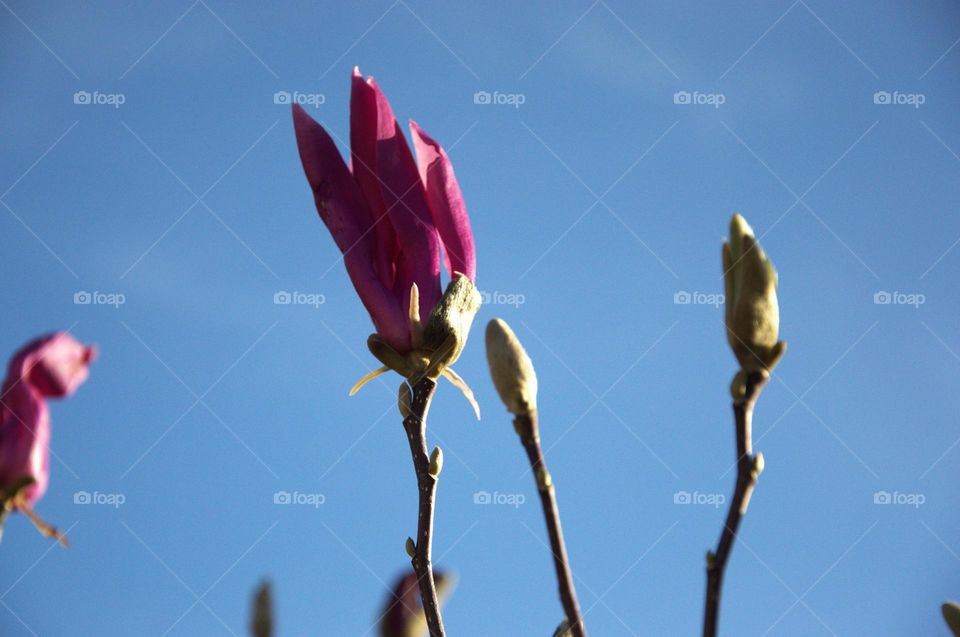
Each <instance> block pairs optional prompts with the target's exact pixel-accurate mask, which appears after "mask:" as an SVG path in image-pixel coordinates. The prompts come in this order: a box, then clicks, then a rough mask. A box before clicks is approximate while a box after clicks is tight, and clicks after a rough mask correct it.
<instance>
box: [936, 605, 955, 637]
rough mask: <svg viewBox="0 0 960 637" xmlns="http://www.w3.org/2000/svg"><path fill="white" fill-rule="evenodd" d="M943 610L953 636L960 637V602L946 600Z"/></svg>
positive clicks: (941, 608)
mask: <svg viewBox="0 0 960 637" xmlns="http://www.w3.org/2000/svg"><path fill="white" fill-rule="evenodd" d="M940 610H941V612H943V619H944V621H945V622H947V626H949V627H950V631H951V632H952V633H953V637H960V604H958V603H957V602H944V604H943V606H941V607H940Z"/></svg>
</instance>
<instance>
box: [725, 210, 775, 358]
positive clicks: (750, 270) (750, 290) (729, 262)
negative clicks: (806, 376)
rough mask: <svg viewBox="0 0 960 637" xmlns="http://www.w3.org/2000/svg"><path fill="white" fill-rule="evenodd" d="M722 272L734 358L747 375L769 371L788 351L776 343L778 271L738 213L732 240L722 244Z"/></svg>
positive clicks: (731, 235) (729, 339) (727, 321)
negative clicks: (748, 373)
mask: <svg viewBox="0 0 960 637" xmlns="http://www.w3.org/2000/svg"><path fill="white" fill-rule="evenodd" d="M723 272H724V275H723V281H724V290H725V293H726V325H727V340H728V341H729V343H730V347H731V348H732V349H733V353H734V356H736V357H737V361H739V363H740V367H741V368H742V370H743V371H744V372H751V371H757V372H768V371H769V370H771V369H773V367H774V366H775V365H776V364H777V363H778V362H779V360H780V357H781V356H783V352H784V351H785V350H786V343H784V342H782V341H778V340H777V339H778V337H779V333H780V306H779V305H778V303H777V271H776V270H774V268H773V264H772V263H771V262H770V259H768V258H767V255H766V254H765V253H764V251H763V249H762V248H761V247H760V244H759V243H757V240H756V238H755V237H754V234H753V229H752V228H751V227H750V225H749V224H748V223H747V221H746V220H745V219H744V218H743V217H741V216H740V215H739V214H735V215H733V219H731V221H730V240H729V241H728V242H726V243H724V244H723Z"/></svg>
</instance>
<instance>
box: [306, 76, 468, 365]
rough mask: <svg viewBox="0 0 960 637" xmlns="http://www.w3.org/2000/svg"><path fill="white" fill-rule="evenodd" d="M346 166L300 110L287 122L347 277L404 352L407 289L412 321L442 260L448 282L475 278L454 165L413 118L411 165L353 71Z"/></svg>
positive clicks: (366, 83)
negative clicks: (415, 300) (414, 301)
mask: <svg viewBox="0 0 960 637" xmlns="http://www.w3.org/2000/svg"><path fill="white" fill-rule="evenodd" d="M352 82H353V84H352V93H351V97H350V150H351V162H350V167H348V166H347V165H346V164H345V163H344V161H343V158H342V157H341V156H340V153H339V151H338V150H337V147H336V144H335V143H334V141H333V140H332V139H331V138H330V135H329V134H328V133H327V132H326V131H325V130H324V129H323V127H322V126H320V124H318V123H317V122H316V121H314V120H313V119H312V118H311V117H310V116H309V115H308V114H307V113H306V112H305V111H304V110H303V109H302V108H301V107H300V106H299V105H296V104H295V105H294V106H293V123H294V128H295V130H296V135H297V147H298V149H299V151H300V160H301V161H302V162H303V169H304V172H305V173H306V175H307V181H308V182H309V183H310V187H311V188H312V189H313V194H314V199H315V201H316V205H317V211H318V212H319V213H320V217H321V219H323V222H324V223H325V224H326V226H327V229H328V230H330V234H332V235H333V239H334V241H335V242H336V244H337V246H338V247H339V248H340V251H341V252H342V253H343V261H344V265H345V266H346V268H347V274H348V275H349V276H350V280H351V281H352V282H353V286H354V288H356V290H357V293H358V294H359V296H360V300H361V301H362V302H363V304H364V306H365V307H366V309H367V311H368V312H369V313H370V318H371V319H372V320H373V324H374V326H375V328H376V330H377V333H378V334H379V335H380V336H381V337H382V338H383V340H384V341H386V343H387V344H388V345H390V346H391V347H392V348H393V349H394V350H396V352H397V353H399V354H406V353H407V352H409V351H410V349H411V332H410V319H409V317H410V298H411V295H410V289H411V287H412V286H413V284H416V285H417V288H418V289H419V298H420V308H419V309H420V312H419V315H420V316H426V315H428V314H429V313H430V311H431V310H432V309H433V307H434V306H435V305H436V304H437V302H438V301H439V300H440V296H441V291H440V253H441V250H440V249H441V247H442V248H443V261H444V265H445V266H446V269H447V272H448V274H450V275H451V276H453V274H454V273H455V272H459V273H461V274H463V275H465V276H466V277H467V278H469V279H470V280H471V282H473V281H474V280H475V277H476V254H475V251H474V244H473V233H472V232H471V230H470V219H469V218H468V216H467V209H466V205H465V204H464V201H463V196H462V195H461V193H460V186H459V185H458V184H457V179H456V177H455V176H454V173H453V166H452V165H451V163H450V160H449V158H448V157H447V154H446V153H445V152H444V150H443V148H441V146H440V144H438V143H437V142H435V141H434V140H433V139H432V138H431V137H430V136H428V135H427V134H426V133H425V132H423V130H421V129H420V127H419V126H418V125H417V124H416V123H415V122H413V121H412V120H411V122H410V132H411V136H412V138H413V143H414V146H415V148H416V151H417V161H415V160H414V158H413V154H412V153H411V152H410V148H409V146H408V145H407V142H406V140H405V139H404V136H403V132H402V131H401V129H400V126H399V124H398V123H397V121H396V119H395V118H394V115H393V111H392V109H391V108H390V103H389V102H388V101H387V98H386V97H385V96H384V94H383V92H382V91H381V90H380V87H379V86H377V84H376V83H375V82H374V80H373V78H372V77H368V78H367V79H366V80H364V78H363V76H361V74H360V70H359V69H358V68H354V70H353V80H352Z"/></svg>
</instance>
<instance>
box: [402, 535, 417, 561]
mask: <svg viewBox="0 0 960 637" xmlns="http://www.w3.org/2000/svg"><path fill="white" fill-rule="evenodd" d="M404 548H405V549H406V550H407V555H409V556H410V557H416V555H417V545H416V544H414V543H413V538H412V537H408V538H407V543H406V544H405V545H404Z"/></svg>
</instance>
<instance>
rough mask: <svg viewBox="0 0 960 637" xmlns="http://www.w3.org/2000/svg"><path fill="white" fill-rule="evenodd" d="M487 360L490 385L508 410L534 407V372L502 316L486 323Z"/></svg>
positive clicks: (524, 411)
mask: <svg viewBox="0 0 960 637" xmlns="http://www.w3.org/2000/svg"><path fill="white" fill-rule="evenodd" d="M487 363H489V365H490V376H491V377H492V378H493V385H494V386H495V387H496V388H497V393H498V394H500V400H502V401H503V404H504V405H506V406H507V411H509V412H510V413H512V414H515V415H522V414H528V413H530V412H532V411H535V410H536V409H537V374H536V372H535V371H534V369H533V362H532V361H531V360H530V357H529V356H527V352H526V351H525V350H524V349H523V345H521V344H520V341H519V340H518V339H517V336H516V334H514V333H513V330H511V329H510V326H509V325H507V324H506V323H505V322H504V321H502V320H501V319H493V320H492V321H490V322H489V323H487Z"/></svg>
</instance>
